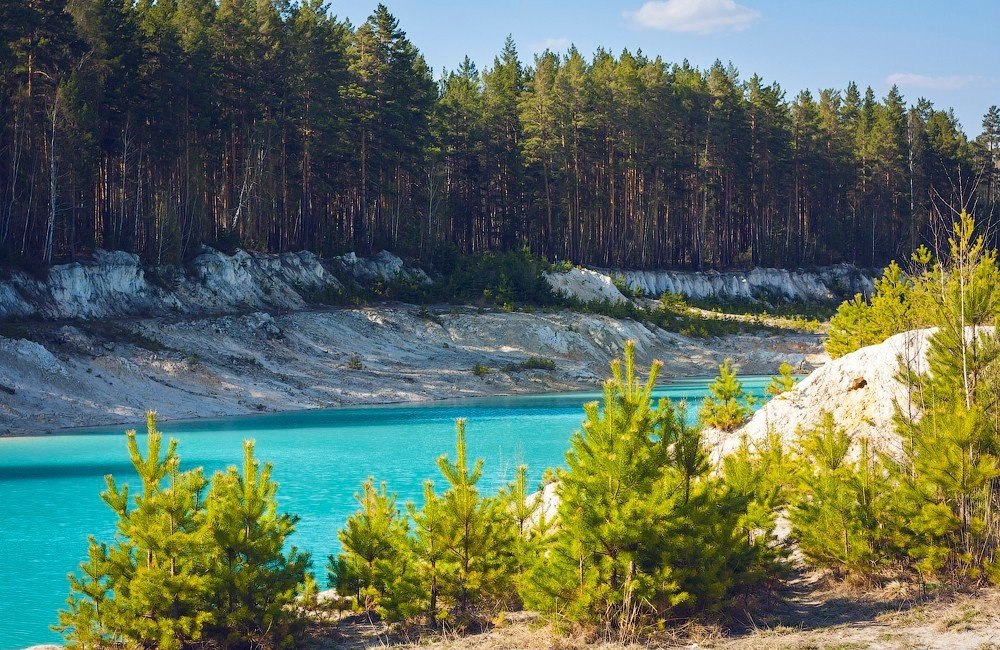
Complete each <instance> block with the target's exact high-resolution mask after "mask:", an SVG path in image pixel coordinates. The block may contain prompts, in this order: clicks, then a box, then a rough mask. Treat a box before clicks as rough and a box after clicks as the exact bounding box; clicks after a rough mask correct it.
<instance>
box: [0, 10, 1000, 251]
mask: <svg viewBox="0 0 1000 650" xmlns="http://www.w3.org/2000/svg"><path fill="white" fill-rule="evenodd" d="M4 7H5V8H4V9H3V10H2V11H3V12H4V14H3V15H2V17H0V18H2V19H0V24H2V28H0V73H2V75H0V263H8V264H9V263H27V264H30V263H32V262H38V261H41V262H43V263H50V262H58V261H65V260H70V259H76V258H77V257H79V256H85V255H86V254H88V252H89V251H91V250H92V249H94V248H96V247H104V248H117V249H124V250H128V251H133V252H136V253H139V254H140V255H141V256H142V257H143V258H144V259H145V260H146V261H148V262H151V263H167V262H180V261H183V260H184V259H186V258H188V257H190V256H192V255H195V254H197V253H198V252H199V250H200V247H201V245H202V244H210V245H214V246H216V247H219V248H222V249H227V248H231V247H234V246H237V245H239V246H244V247H248V248H254V249H260V250H269V251H284V250H291V249H302V248H308V249H311V250H314V251H316V252H317V253H320V254H330V253H337V252H343V251H345V250H356V251H358V252H361V253H364V252H368V251H371V250H377V249H379V248H388V249H392V250H395V251H397V252H398V253H400V254H409V255H419V256H421V257H423V258H424V259H428V260H432V259H435V258H438V259H440V257H441V255H440V253H441V251H446V252H447V251H456V250H459V251H463V252H467V253H481V252H488V251H507V250H519V249H521V248H523V247H528V248H529V250H530V251H531V252H532V253H534V254H537V255H544V256H547V257H549V258H562V259H568V260H571V261H573V262H576V263H590V264H597V265H605V266H628V267H645V268H650V267H661V268H666V267H670V268H708V267H715V268H729V267H741V266H752V265H777V266H791V265H808V264H822V263H831V262H841V261H846V262H852V263H856V264H860V265H866V266H878V265H883V264H885V263H886V262H888V261H889V260H890V259H892V258H894V257H895V258H905V256H906V255H907V254H908V253H909V252H910V251H912V250H914V249H915V248H916V247H917V245H918V244H920V243H921V242H922V241H925V240H926V239H927V238H928V237H929V236H930V226H929V223H930V219H929V215H930V214H931V212H932V209H931V208H932V203H933V201H934V200H936V199H937V198H941V199H943V200H946V201H952V202H953V203H959V201H957V200H955V199H956V198H962V199H968V198H970V197H972V196H973V195H975V196H977V197H978V198H979V200H980V201H981V205H980V207H983V206H984V205H995V203H996V202H997V200H998V195H1000V192H998V189H997V188H998V178H1000V176H998V171H997V170H998V165H997V163H998V160H1000V113H998V112H997V109H996V108H995V107H994V108H992V109H990V111H989V112H988V113H987V115H986V117H985V119H984V122H983V126H984V132H983V134H982V136H980V137H979V138H978V139H977V140H976V141H974V142H970V141H969V140H968V138H967V137H966V136H965V134H964V133H963V132H962V129H961V127H960V125H959V124H958V122H957V120H956V119H955V116H954V114H953V113H951V112H950V111H948V110H940V109H937V108H935V107H933V106H932V105H931V104H930V103H929V102H927V101H925V100H918V101H917V102H916V103H915V104H913V105H908V104H907V102H906V100H905V99H904V98H903V97H902V95H901V94H900V93H899V91H898V90H897V89H895V88H893V89H892V90H890V92H889V93H888V94H887V95H886V96H885V97H884V98H881V99H879V98H877V97H876V96H875V94H874V92H873V91H872V90H871V89H870V88H869V89H860V88H859V87H857V86H856V85H854V84H850V85H848V87H847V88H846V89H843V90H836V89H823V90H820V91H819V92H818V93H816V94H813V93H812V92H810V91H803V92H800V93H798V94H794V95H792V96H789V95H787V94H786V91H785V89H782V88H781V87H780V86H778V85H777V84H775V83H768V82H766V81H765V80H763V79H762V78H761V77H759V76H757V75H752V76H750V77H749V79H746V78H743V77H741V75H740V74H739V73H738V71H737V70H736V69H735V68H734V67H733V66H732V65H729V66H727V65H724V64H722V63H721V62H716V63H715V64H714V65H712V66H711V67H709V68H708V69H698V68H695V67H693V66H692V65H690V64H689V63H687V62H686V61H685V62H680V63H671V62H667V61H664V60H662V59H660V58H651V57H648V56H645V55H643V54H641V53H633V52H629V51H627V50H626V51H622V52H620V53H618V54H615V53H612V52H609V51H607V50H603V49H601V50H598V51H597V52H595V53H594V54H593V56H591V57H589V58H588V57H587V56H585V55H584V54H583V53H581V52H580V51H578V50H577V49H576V48H570V49H569V50H568V51H566V52H565V53H555V52H550V51H546V52H544V53H542V54H539V55H537V56H536V57H535V58H534V60H533V61H531V62H525V61H523V60H522V58H521V56H520V55H519V53H518V50H517V48H516V46H515V44H514V42H513V41H512V40H510V39H508V41H507V42H506V44H505V45H504V47H503V49H502V50H501V52H500V53H499V54H498V55H497V57H496V58H495V59H494V60H493V61H492V62H490V63H489V65H487V67H485V68H479V67H477V66H476V64H475V63H474V62H472V61H470V60H468V59H466V60H465V61H462V62H460V63H459V65H458V66H457V67H456V68H455V69H454V70H451V71H445V72H443V73H442V74H440V75H438V76H437V77H436V78H435V75H434V73H433V72H432V71H431V70H430V68H429V67H428V65H427V63H426V62H425V61H424V59H423V57H422V55H421V54H420V52H419V51H418V50H417V48H416V47H415V46H414V44H413V43H412V42H411V41H410V40H409V39H408V38H407V36H406V33H405V31H404V30H403V28H402V27H401V26H400V24H399V22H398V21H397V20H396V19H395V18H394V17H393V16H392V15H391V14H390V12H389V11H388V10H387V9H386V7H385V6H382V5H379V6H378V7H377V8H376V9H375V10H374V12H373V13H372V15H371V16H370V17H369V19H368V20H366V21H365V22H364V23H362V24H360V25H357V26H355V25H351V24H350V23H349V22H347V21H345V20H341V19H338V18H336V17H335V16H333V15H332V14H331V9H330V6H329V5H328V4H327V3H325V2H323V1H322V0H300V1H299V2H292V3H290V2H287V1H279V0H263V1H261V0H221V2H213V1H212V0H141V1H139V2H135V3H132V2H123V1H122V0H113V1H110V2H109V1H107V0H45V1H44V2H43V1H41V0H19V1H17V2H14V3H12V4H9V5H4ZM987 209H988V208H987Z"/></svg>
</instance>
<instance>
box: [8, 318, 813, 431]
mask: <svg viewBox="0 0 1000 650" xmlns="http://www.w3.org/2000/svg"><path fill="white" fill-rule="evenodd" d="M8 334H9V335H10V337H9V338H3V337H0V386H2V387H4V388H6V389H8V390H6V391H4V392H3V393H0V435H24V434H41V433H45V432H49V431H52V430H56V429H60V428H64V427H81V426H98V425H113V424H120V423H131V422H135V421H137V420H139V419H141V417H142V414H143V413H144V411H145V410H146V409H148V408H153V409H156V410H157V411H158V412H159V413H160V416H161V418H162V419H164V420H167V419H180V418H184V419H187V418H199V417H216V416H228V415H238V414H249V413H258V412H269V411H284V410H295V409H306V408H324V407H333V406H339V405H348V404H372V403H389V402H403V401H417V400H429V399H442V398H454V397H464V396H485V395H498V394H513V393H538V392H547V391H557V390H570V389H581V388H584V389H585V388H597V387H598V386H599V385H600V383H601V381H602V380H603V378H604V377H605V375H606V373H607V365H608V362H609V361H610V360H611V359H612V358H613V357H615V356H617V355H619V354H620V352H621V350H622V347H623V345H624V342H625V341H626V340H628V339H634V340H636V341H637V351H638V355H639V357H640V359H641V361H642V362H643V363H648V362H649V361H651V360H652V359H654V358H659V359H663V360H664V361H665V364H666V366H665V369H664V372H663V375H662V376H663V378H664V380H669V379H670V378H671V377H679V376H691V375H705V374H710V373H711V372H712V371H713V369H714V367H715V366H716V365H717V364H718V363H719V362H720V361H721V360H722V359H723V358H726V357H731V358H733V359H734V360H735V361H736V362H737V363H738V364H739V365H740V367H741V369H742V370H743V372H745V373H754V374H766V373H771V372H774V370H775V368H776V366H777V365H778V364H779V363H780V362H781V361H783V360H788V361H790V362H791V363H792V364H794V365H797V366H799V367H800V368H802V369H803V370H807V369H811V368H813V367H815V366H816V365H818V364H819V363H822V362H823V361H824V360H825V358H826V357H825V355H824V354H823V352H822V348H821V345H820V341H819V337H818V336H816V335H810V334H793V333H785V334H780V335H763V334H762V335H740V336H729V337H723V338H716V339H707V340H702V339H693V338H688V337H685V336H681V335H679V334H673V333H669V332H666V331H663V330H660V329H657V328H652V329H651V328H649V327H647V326H645V325H643V324H640V323H637V322H634V321H629V320H624V321H620V320H615V319H612V318H608V317H604V316H597V315H588V314H580V313H575V312H570V311H552V312H537V313H524V312H512V313H509V312H504V311H482V310H478V309H475V308H451V307H439V308H427V309H421V308H419V307H415V306H411V305H403V304H394V305H384V306H378V307H371V308H356V309H348V308H339V309H320V310H305V311H294V312H289V313H276V314H270V313H267V312H253V313H249V314H244V315H235V316H219V317H195V318H148V319H141V320H118V321H84V322H74V323H32V324H30V325H24V326H23V327H22V328H21V329H20V331H15V332H13V333H11V332H8ZM531 356H536V357H544V358H547V359H552V360H553V361H554V362H555V369H554V370H514V369H511V368H509V366H513V365H515V364H518V363H519V362H522V361H524V360H525V359H527V358H528V357H531ZM359 364H360V367H358V366H359ZM475 364H482V365H485V366H488V367H490V368H491V369H492V370H493V371H492V372H490V373H489V374H486V375H485V376H476V375H475V374H474V373H473V372H472V367H473V366H474V365H475ZM11 390H12V391H13V394H10V391H11Z"/></svg>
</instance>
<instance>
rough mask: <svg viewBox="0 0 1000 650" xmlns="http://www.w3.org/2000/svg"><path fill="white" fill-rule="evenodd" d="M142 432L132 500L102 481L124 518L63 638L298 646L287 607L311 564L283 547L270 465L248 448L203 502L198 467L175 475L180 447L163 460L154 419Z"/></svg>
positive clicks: (170, 448)
mask: <svg viewBox="0 0 1000 650" xmlns="http://www.w3.org/2000/svg"><path fill="white" fill-rule="evenodd" d="M146 426H147V434H148V440H147V450H146V455H145V456H143V454H142V453H141V452H140V450H139V447H138V443H137V442H136V433H135V431H129V432H128V436H127V441H128V450H129V456H130V457H131V460H132V465H133V467H134V468H135V470H136V472H137V473H138V475H139V478H140V480H141V485H142V488H141V490H140V491H138V492H136V493H135V494H134V495H133V494H131V493H130V491H129V489H128V486H127V485H122V486H121V487H119V486H118V484H117V483H116V482H115V480H114V478H113V477H111V476H108V477H107V479H106V481H107V489H106V490H105V491H104V492H103V493H102V494H101V498H102V499H103V500H104V502H105V503H106V504H107V505H108V507H109V508H110V509H111V510H112V511H113V512H114V513H115V515H116V516H117V518H118V520H117V524H116V534H115V541H114V542H113V543H101V542H98V541H97V540H95V539H93V538H91V540H90V547H89V549H88V559H87V561H85V562H83V563H82V564H81V567H80V568H81V571H80V573H79V574H77V575H71V576H70V596H69V598H68V600H67V607H66V609H65V610H63V611H61V612H60V613H59V625H58V626H57V629H58V630H59V631H60V632H62V634H63V635H64V636H65V638H66V640H67V642H68V643H69V645H70V646H71V647H84V648H100V647H117V646H118V645H119V644H123V643H125V644H128V645H135V646H137V647H155V648H162V649H164V650H175V649H180V648H186V647H192V646H194V645H196V644H210V645H215V646H225V647H232V646H244V647H260V648H272V647H278V646H287V645H288V644H290V643H293V642H294V637H295V633H296V631H297V628H296V625H295V623H296V615H295V611H294V610H293V609H292V608H291V607H290V605H291V604H292V603H293V602H294V600H295V597H296V594H297V591H298V589H299V587H300V585H302V584H303V583H304V582H305V575H306V574H305V572H306V569H307V568H308V566H309V556H308V555H306V554H302V553H299V552H298V551H297V550H296V549H295V547H291V548H289V549H287V550H286V549H285V543H286V541H287V539H288V537H289V535H291V533H292V531H293V530H294V528H295V523H296V521H297V519H296V518H295V517H293V516H291V515H287V514H280V513H278V510H277V500H276V492H277V486H276V485H275V483H274V482H273V481H271V478H270V476H271V468H270V466H268V465H264V466H261V465H260V464H259V463H258V462H257V461H256V460H255V459H254V455H253V444H252V443H250V442H248V443H246V445H245V447H244V463H243V469H242V472H239V471H237V470H236V469H235V468H230V469H229V470H227V471H226V472H224V473H218V474H216V475H215V477H213V479H212V481H211V486H210V489H209V491H208V495H207V496H204V498H203V495H202V492H203V491H204V489H205V487H206V486H207V485H208V482H207V481H206V480H205V478H204V476H203V474H202V471H201V469H196V470H190V471H186V472H182V471H180V469H179V467H180V460H179V457H178V455H177V441H175V440H171V441H170V442H169V444H168V445H167V449H166V453H165V454H163V456H162V458H161V448H162V436H161V435H160V433H159V432H158V431H157V429H156V418H155V415H154V414H153V413H152V412H150V413H149V416H148V418H147V425H146Z"/></svg>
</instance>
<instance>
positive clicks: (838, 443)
mask: <svg viewBox="0 0 1000 650" xmlns="http://www.w3.org/2000/svg"><path fill="white" fill-rule="evenodd" d="M854 443H855V441H854V439H853V438H852V437H851V436H849V435H848V434H847V432H846V431H845V430H844V429H843V428H841V427H838V426H837V424H836V423H835V422H834V419H833V415H832V414H831V413H830V412H828V411H824V412H823V414H822V416H821V418H820V421H819V422H818V423H817V424H816V426H815V427H813V428H811V429H806V430H804V431H800V432H799V435H798V448H799V449H798V456H799V458H800V459H801V461H800V463H799V465H800V468H801V469H800V472H799V485H798V486H796V488H795V490H794V491H793V494H792V496H791V508H790V511H789V519H790V520H791V524H792V534H793V535H794V536H795V539H796V540H797V542H798V544H799V547H800V548H801V549H802V552H803V554H805V556H806V557H807V558H809V560H810V561H811V562H813V563H814V564H816V565H818V566H821V567H826V568H831V569H834V570H837V571H844V572H847V573H853V574H857V575H860V576H863V577H870V576H871V575H873V574H874V572H875V571H876V570H877V569H878V568H879V567H880V566H882V565H883V564H884V563H885V562H886V560H887V559H889V558H891V557H892V554H891V552H890V550H891V549H890V540H891V538H892V531H893V530H894V529H895V528H896V526H898V522H896V521H895V520H894V517H893V509H894V508H895V504H893V503H892V502H891V499H892V495H893V490H892V489H891V485H892V483H891V482H890V478H889V474H888V472H887V470H886V468H885V467H884V466H883V464H882V463H881V462H880V461H879V459H878V458H877V457H876V456H875V455H874V454H873V453H872V452H871V450H870V446H869V444H868V442H867V441H866V440H861V441H858V444H859V445H860V455H859V457H858V459H857V460H851V456H850V452H851V448H852V445H854Z"/></svg>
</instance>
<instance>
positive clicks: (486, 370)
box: [472, 363, 493, 377]
mask: <svg viewBox="0 0 1000 650" xmlns="http://www.w3.org/2000/svg"><path fill="white" fill-rule="evenodd" d="M491 372H493V369H492V368H490V367H489V366H487V365H485V364H482V363H476V364H474V365H473V366H472V374H474V375H475V376H477V377H485V376H486V375H488V374H490V373H491Z"/></svg>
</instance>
